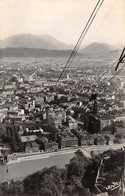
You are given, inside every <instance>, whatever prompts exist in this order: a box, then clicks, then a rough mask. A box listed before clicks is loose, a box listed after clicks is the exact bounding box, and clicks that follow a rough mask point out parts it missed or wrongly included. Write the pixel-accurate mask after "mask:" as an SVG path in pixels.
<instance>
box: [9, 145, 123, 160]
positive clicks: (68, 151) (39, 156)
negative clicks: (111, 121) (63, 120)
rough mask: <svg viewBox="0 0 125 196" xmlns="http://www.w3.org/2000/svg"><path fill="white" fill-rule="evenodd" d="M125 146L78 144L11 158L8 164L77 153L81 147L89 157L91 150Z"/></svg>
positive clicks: (97, 152)
mask: <svg viewBox="0 0 125 196" xmlns="http://www.w3.org/2000/svg"><path fill="white" fill-rule="evenodd" d="M122 147H123V144H113V145H98V146H96V145H92V146H78V147H74V148H67V149H63V150H59V151H57V152H48V153H44V154H43V153H41V154H37V155H30V156H26V157H20V158H17V159H16V160H10V161H9V162H8V163H7V164H12V163H17V162H22V161H29V160H35V159H44V158H48V157H52V156H55V155H64V154H71V153H75V152H76V151H77V150H78V149H81V150H82V152H83V154H84V155H85V156H86V157H88V158H91V155H90V154H91V151H93V152H95V153H96V154H99V153H102V152H104V151H106V150H109V149H113V150H116V149H120V148H122Z"/></svg>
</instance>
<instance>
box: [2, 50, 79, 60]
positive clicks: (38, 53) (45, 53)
mask: <svg viewBox="0 0 125 196" xmlns="http://www.w3.org/2000/svg"><path fill="white" fill-rule="evenodd" d="M71 51H72V50H47V49H40V48H39V49H38V48H0V58H2V57H35V58H42V57H68V56H69V55H70V54H71ZM77 55H80V54H79V53H77Z"/></svg>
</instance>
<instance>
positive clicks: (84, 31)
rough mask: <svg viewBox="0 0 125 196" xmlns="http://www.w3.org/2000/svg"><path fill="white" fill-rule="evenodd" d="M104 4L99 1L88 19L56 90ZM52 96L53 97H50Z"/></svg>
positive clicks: (57, 82) (60, 76)
mask: <svg viewBox="0 0 125 196" xmlns="http://www.w3.org/2000/svg"><path fill="white" fill-rule="evenodd" d="M103 2H104V0H98V2H97V4H96V6H95V7H94V10H93V11H92V14H91V15H90V17H89V19H88V21H87V23H86V25H85V27H84V29H83V31H82V33H81V35H80V37H79V39H78V41H77V43H76V45H75V47H74V49H73V50H72V52H71V54H70V56H69V58H68V60H67V62H66V65H65V66H64V68H63V70H62V72H61V74H60V75H59V77H58V79H57V81H56V84H55V88H56V87H57V85H58V84H59V81H60V79H61V78H62V76H63V74H64V72H65V70H66V69H67V67H69V66H70V64H71V63H70V60H71V59H72V58H74V57H75V55H76V53H77V51H78V49H79V47H80V45H81V42H82V41H83V39H84V37H85V36H86V34H87V32H88V30H89V28H90V26H91V25H92V22H93V21H94V19H95V17H96V15H97V13H98V11H99V9H100V8H101V6H102V4H103ZM71 62H72V61H71ZM69 63H70V64H69ZM51 94H52V93H51ZM50 96H51V95H50ZM50 96H49V97H48V100H49V98H50Z"/></svg>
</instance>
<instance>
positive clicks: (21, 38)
mask: <svg viewBox="0 0 125 196" xmlns="http://www.w3.org/2000/svg"><path fill="white" fill-rule="evenodd" d="M0 47H1V48H40V49H48V50H67V49H71V46H69V45H66V44H64V43H63V42H60V41H58V40H57V39H55V38H54V37H52V36H50V35H32V34H21V35H20V34H19V35H14V36H11V37H8V38H5V39H4V40H1V42H0Z"/></svg>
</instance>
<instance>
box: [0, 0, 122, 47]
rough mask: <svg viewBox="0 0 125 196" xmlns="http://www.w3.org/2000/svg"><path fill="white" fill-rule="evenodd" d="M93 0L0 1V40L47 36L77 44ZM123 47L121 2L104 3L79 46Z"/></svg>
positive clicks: (106, 0)
mask: <svg viewBox="0 0 125 196" xmlns="http://www.w3.org/2000/svg"><path fill="white" fill-rule="evenodd" d="M96 3H97V0H0V39H4V38H6V37H9V36H12V35H15V34H27V33H28V34H34V35H35V34H50V35H52V36H53V37H55V38H56V39H58V40H60V41H62V42H64V43H66V44H75V43H76V41H77V40H78V38H79V36H80V34H81V32H82V30H83V28H84V26H85V24H86V22H87V20H88V18H89V17H90V14H91V13H92V11H93V9H94V6H95V5H96ZM92 42H103V43H104V42H105V43H108V44H111V45H124V42H125V0H104V3H103V5H102V7H101V9H100V11H99V13H98V14H97V16H96V18H95V20H94V23H93V24H92V26H91V28H90V30H89V32H88V33H87V35H86V37H85V39H84V42H83V45H86V44H90V43H92Z"/></svg>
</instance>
